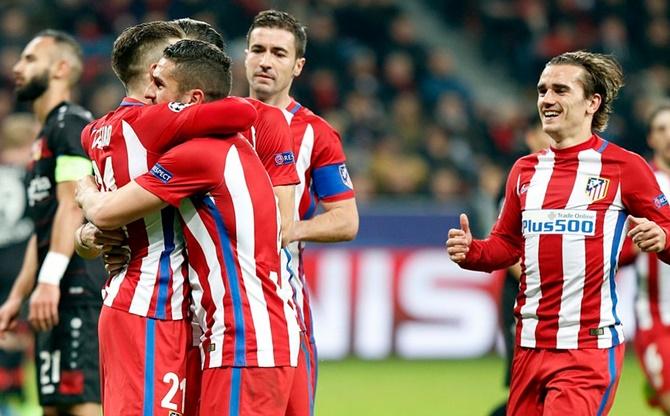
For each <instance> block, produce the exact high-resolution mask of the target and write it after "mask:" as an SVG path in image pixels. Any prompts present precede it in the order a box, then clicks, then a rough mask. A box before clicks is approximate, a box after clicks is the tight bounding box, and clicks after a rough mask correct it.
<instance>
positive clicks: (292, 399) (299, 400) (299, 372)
mask: <svg viewBox="0 0 670 416" xmlns="http://www.w3.org/2000/svg"><path fill="white" fill-rule="evenodd" d="M310 350H311V347H310V342H309V340H308V339H307V338H306V336H305V334H304V333H303V334H301V337H300V351H299V353H298V366H297V367H296V369H295V372H294V376H293V383H292V385H291V391H290V396H289V400H288V407H287V410H286V416H310V415H311V414H312V413H313V390H312V380H311V377H312V374H311V372H310V365H311V363H310Z"/></svg>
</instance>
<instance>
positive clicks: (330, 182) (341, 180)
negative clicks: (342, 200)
mask: <svg viewBox="0 0 670 416" xmlns="http://www.w3.org/2000/svg"><path fill="white" fill-rule="evenodd" d="M312 186H313V187H314V191H315V192H316V194H317V195H318V197H319V199H324V198H328V197H332V196H335V195H339V194H343V193H346V192H351V191H352V190H353V189H354V185H353V184H352V183H351V178H350V177H349V172H348V171H347V165H346V164H344V163H340V164H337V165H328V166H322V167H319V168H316V169H314V172H313V174H312Z"/></svg>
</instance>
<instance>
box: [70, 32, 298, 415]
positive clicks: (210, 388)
mask: <svg viewBox="0 0 670 416" xmlns="http://www.w3.org/2000/svg"><path fill="white" fill-rule="evenodd" d="M152 77H153V80H154V81H153V82H154V84H155V85H156V86H158V87H157V92H156V97H155V99H156V101H157V102H164V101H171V100H172V101H180V102H186V103H194V104H196V103H199V102H200V100H202V99H205V100H207V99H209V98H208V97H207V96H206V95H205V94H204V93H203V91H202V90H201V89H200V88H198V87H197V85H208V84H209V83H212V82H215V80H220V81H222V82H224V81H225V82H227V89H229V88H230V82H231V75H230V60H229V58H228V57H227V56H226V55H225V54H224V53H223V51H221V50H219V49H217V48H216V47H214V46H213V45H210V44H208V43H205V42H201V41H195V40H183V41H180V42H177V43H175V44H174V45H172V46H170V47H168V48H167V49H165V52H164V57H163V58H162V59H161V60H160V61H159V62H158V64H157V65H156V66H155V68H153V69H152ZM191 85H193V86H196V87H195V88H190V86H191ZM78 195H79V196H78V198H79V201H80V203H81V205H82V207H83V209H84V211H85V214H86V216H87V218H88V219H89V220H90V221H92V222H93V223H94V224H96V225H97V226H98V227H100V228H114V227H118V226H121V225H123V224H126V223H127V222H129V221H132V220H134V219H136V218H138V217H142V216H146V215H147V214H148V213H150V212H155V211H157V210H159V209H161V208H162V207H164V206H165V205H166V203H167V204H170V205H171V206H174V207H179V210H180V214H181V216H182V218H183V223H184V237H185V239H186V243H187V247H188V254H189V260H190V265H189V267H190V273H189V279H190V282H191V286H192V288H193V293H192V298H193V301H194V306H195V316H196V318H197V320H198V323H199V324H200V326H201V328H202V329H203V337H202V342H201V353H202V357H203V364H204V367H205V370H204V372H203V380H202V392H201V401H200V414H201V415H227V414H231V415H237V414H240V415H249V414H258V413H259V412H261V413H262V414H264V415H284V414H305V415H306V414H308V405H307V403H308V398H307V394H306V391H305V392H304V397H302V398H297V397H295V396H291V393H292V391H291V387H292V384H293V379H294V377H295V366H296V364H297V359H298V351H299V326H298V323H297V320H296V317H295V310H294V309H293V306H292V303H291V291H290V290H286V289H287V288H282V287H281V281H280V279H279V274H280V270H279V269H280V261H279V247H280V241H279V217H278V209H277V205H276V203H275V196H274V193H273V189H272V183H271V182H270V180H269V177H268V175H267V172H266V171H265V168H264V167H263V165H262V163H261V161H260V160H259V159H258V156H257V155H256V152H255V151H254V149H253V148H252V147H251V145H250V144H249V142H248V141H247V140H246V139H245V138H243V137H242V136H239V137H237V138H231V139H228V140H211V139H194V140H190V141H188V142H186V143H184V144H181V145H179V146H176V147H174V148H173V149H171V150H170V151H168V152H167V153H165V154H164V155H163V156H162V157H161V158H160V159H159V160H158V162H157V163H156V164H154V166H153V168H152V169H151V171H150V172H149V173H147V174H145V175H142V176H140V177H138V178H137V179H136V180H135V181H131V182H130V183H128V184H127V185H125V186H124V187H122V188H119V189H118V190H116V191H113V192H106V193H99V192H97V189H96V188H95V186H93V184H92V183H91V182H88V183H87V182H85V181H83V182H81V185H80V192H79V194H78ZM289 289H290V288H289ZM294 400H302V402H303V403H305V406H304V409H305V412H304V413H290V412H287V409H288V408H289V402H290V401H294ZM260 409H262V410H260Z"/></svg>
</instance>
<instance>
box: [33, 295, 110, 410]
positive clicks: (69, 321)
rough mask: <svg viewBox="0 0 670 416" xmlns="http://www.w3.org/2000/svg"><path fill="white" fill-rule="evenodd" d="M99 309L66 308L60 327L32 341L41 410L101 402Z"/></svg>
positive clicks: (38, 335)
mask: <svg viewBox="0 0 670 416" xmlns="http://www.w3.org/2000/svg"><path fill="white" fill-rule="evenodd" d="M98 313H99V307H98V306H97V305H86V304H84V305H68V306H67V307H61V308H60V310H59V314H60V317H59V323H58V325H56V326H55V327H54V328H52V329H51V330H50V331H44V332H38V333H37V334H36V337H35V367H36V368H35V370H36V373H37V384H38V396H39V401H40V404H41V405H43V406H69V405H73V404H77V403H86V402H92V403H99V402H100V375H99V353H98V337H97V325H98Z"/></svg>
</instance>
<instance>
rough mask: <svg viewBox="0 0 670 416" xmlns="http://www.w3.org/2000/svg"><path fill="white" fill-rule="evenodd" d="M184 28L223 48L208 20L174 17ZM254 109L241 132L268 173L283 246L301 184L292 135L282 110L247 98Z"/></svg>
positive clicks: (187, 35) (187, 33) (190, 36)
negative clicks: (254, 114)
mask: <svg viewBox="0 0 670 416" xmlns="http://www.w3.org/2000/svg"><path fill="white" fill-rule="evenodd" d="M173 22H174V23H176V24H178V25H179V27H180V28H181V29H182V30H183V31H184V33H185V38H187V39H195V40H201V41H203V42H208V43H211V44H212V45H214V46H216V47H217V48H219V49H220V50H224V46H225V42H224V40H223V36H221V34H220V33H219V32H217V31H216V30H215V29H214V28H213V27H212V26H211V25H209V24H208V23H205V22H202V21H199V20H194V19H190V18H184V19H177V20H173ZM147 93H148V94H149V95H147V99H150V100H152V102H155V101H154V97H155V94H156V93H155V91H152V90H151V89H149V90H147ZM247 100H248V101H249V103H251V105H253V106H254V107H255V108H256V111H257V113H258V117H257V118H256V122H255V123H254V124H253V125H252V126H251V128H250V129H249V130H247V131H245V132H243V135H244V136H245V137H246V138H247V139H248V140H249V141H250V142H251V145H252V146H253V147H254V149H256V153H258V157H260V159H261V162H263V165H264V166H265V169H266V170H267V171H268V175H270V180H271V181H272V185H273V187H274V191H275V195H276V196H277V199H278V201H279V212H280V214H281V223H282V226H281V229H282V246H285V245H286V244H288V238H289V236H290V228H291V226H292V224H293V215H294V210H295V202H294V200H295V185H297V184H299V183H300V179H299V178H298V173H297V171H296V169H295V156H294V153H293V135H292V134H291V129H290V128H289V125H288V121H287V118H288V117H290V114H288V113H286V112H285V111H283V110H282V109H279V108H277V107H273V106H271V105H268V104H265V103H263V102H261V101H258V100H255V99H252V98H247Z"/></svg>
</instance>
